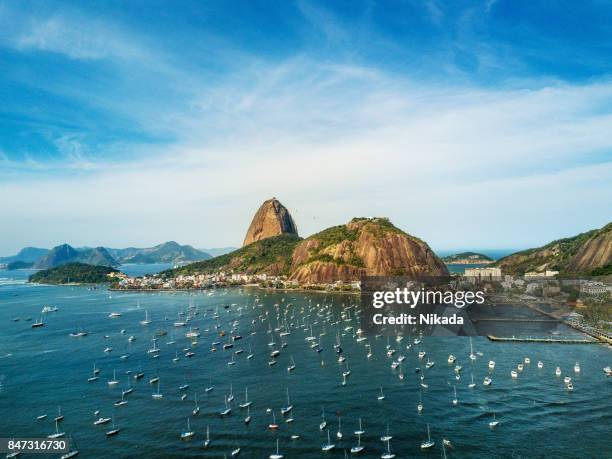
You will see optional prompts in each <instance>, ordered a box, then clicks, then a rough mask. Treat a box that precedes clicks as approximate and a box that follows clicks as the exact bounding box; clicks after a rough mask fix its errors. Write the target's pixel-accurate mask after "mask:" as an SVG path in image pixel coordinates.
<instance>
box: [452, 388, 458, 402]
mask: <svg viewBox="0 0 612 459" xmlns="http://www.w3.org/2000/svg"><path fill="white" fill-rule="evenodd" d="M453 390H454V392H455V398H453V405H454V406H457V404H458V403H459V400H458V399H457V386H453Z"/></svg>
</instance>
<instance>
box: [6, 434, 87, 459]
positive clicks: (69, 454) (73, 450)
mask: <svg viewBox="0 0 612 459" xmlns="http://www.w3.org/2000/svg"><path fill="white" fill-rule="evenodd" d="M78 454H79V450H78V449H77V445H76V441H74V438H72V436H70V450H69V451H68V452H67V453H65V454H62V455H61V456H60V459H70V458H71V457H75V456H77V455H78ZM7 457H8V456H7Z"/></svg>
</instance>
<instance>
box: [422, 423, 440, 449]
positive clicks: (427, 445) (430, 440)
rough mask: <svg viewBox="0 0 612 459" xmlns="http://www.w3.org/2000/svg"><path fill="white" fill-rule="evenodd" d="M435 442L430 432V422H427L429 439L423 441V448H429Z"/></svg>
mask: <svg viewBox="0 0 612 459" xmlns="http://www.w3.org/2000/svg"><path fill="white" fill-rule="evenodd" d="M435 444H436V442H435V441H433V440H432V439H431V435H430V433H429V424H427V441H424V442H423V443H421V449H429V448H431V447H432V446H434V445H435Z"/></svg>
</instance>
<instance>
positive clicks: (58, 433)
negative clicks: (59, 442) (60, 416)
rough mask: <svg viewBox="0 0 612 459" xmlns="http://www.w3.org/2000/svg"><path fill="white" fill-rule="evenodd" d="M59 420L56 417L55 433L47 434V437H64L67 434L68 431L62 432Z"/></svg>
mask: <svg viewBox="0 0 612 459" xmlns="http://www.w3.org/2000/svg"><path fill="white" fill-rule="evenodd" d="M58 422H59V421H58V420H57V419H56V420H55V433H52V434H49V435H47V438H51V439H54V438H62V437H64V436H65V435H66V432H60V431H59V426H58Z"/></svg>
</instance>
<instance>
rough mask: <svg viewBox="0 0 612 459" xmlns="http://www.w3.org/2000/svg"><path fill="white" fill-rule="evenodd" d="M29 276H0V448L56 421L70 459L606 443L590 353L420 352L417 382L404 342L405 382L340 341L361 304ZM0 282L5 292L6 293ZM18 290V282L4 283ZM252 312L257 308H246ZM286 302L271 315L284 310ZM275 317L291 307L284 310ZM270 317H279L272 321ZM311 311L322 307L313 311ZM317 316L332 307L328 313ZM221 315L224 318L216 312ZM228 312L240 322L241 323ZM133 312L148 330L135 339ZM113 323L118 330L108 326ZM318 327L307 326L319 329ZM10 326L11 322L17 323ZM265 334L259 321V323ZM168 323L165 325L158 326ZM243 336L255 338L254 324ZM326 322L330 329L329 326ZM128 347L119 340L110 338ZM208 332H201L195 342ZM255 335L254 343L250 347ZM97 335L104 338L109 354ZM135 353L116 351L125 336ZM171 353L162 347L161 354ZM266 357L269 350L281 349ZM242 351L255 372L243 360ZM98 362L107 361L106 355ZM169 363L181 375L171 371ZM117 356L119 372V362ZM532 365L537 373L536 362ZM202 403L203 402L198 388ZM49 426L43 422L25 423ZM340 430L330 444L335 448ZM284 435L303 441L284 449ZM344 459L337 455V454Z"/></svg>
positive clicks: (606, 357) (448, 341) (534, 449)
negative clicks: (107, 286)
mask: <svg viewBox="0 0 612 459" xmlns="http://www.w3.org/2000/svg"><path fill="white" fill-rule="evenodd" d="M26 274H27V273H25V272H18V273H15V272H12V273H6V272H1V271H0V432H1V433H2V435H1V436H44V435H47V434H49V433H51V432H53V431H54V424H53V422H52V418H53V416H55V413H56V411H57V407H58V405H59V406H61V408H62V413H63V414H64V415H65V420H64V421H63V426H62V430H63V431H66V432H67V433H69V434H71V435H72V436H73V437H74V439H75V440H76V442H77V444H78V447H79V449H80V450H81V455H82V457H126V458H127V457H141V456H146V457H153V458H162V457H164V458H165V457H188V456H189V457H190V456H194V457H195V456H203V457H223V456H224V454H227V456H228V457H229V453H230V451H231V450H233V449H235V448H237V447H241V452H240V457H245V458H247V457H248V458H262V457H267V456H268V455H269V454H270V453H272V452H274V451H275V448H276V439H277V438H278V439H279V440H280V450H281V452H282V453H284V455H285V457H287V458H291V457H295V458H322V457H339V458H340V457H344V453H343V450H345V449H346V450H348V449H350V447H351V446H352V445H354V444H355V443H356V437H355V436H354V435H352V432H353V431H354V430H356V429H357V423H358V418H359V417H362V419H363V428H364V430H365V431H366V433H365V435H364V436H363V437H362V444H364V445H365V446H366V450H365V452H364V453H363V454H362V457H380V454H381V453H382V452H383V451H384V445H383V443H381V441H380V440H379V437H380V436H381V435H382V434H384V432H385V430H386V425H387V423H389V426H390V432H391V434H392V435H393V439H392V441H391V449H392V450H393V451H394V452H396V453H397V457H440V456H441V454H442V451H441V444H442V438H447V439H450V441H451V442H452V444H453V445H454V448H453V449H448V450H447V456H448V457H458V458H459V457H465V458H471V457H478V458H481V457H530V458H531V457H564V458H565V457H567V458H569V457H577V458H578V457H580V458H590V457H597V458H601V457H612V453H611V452H610V438H611V437H610V435H611V433H612V428H611V427H610V425H611V421H612V414H611V413H612V410H611V408H612V401H611V400H612V398H611V395H612V392H611V388H612V378H606V376H605V375H604V373H603V372H602V368H603V367H604V366H606V365H610V364H612V353H611V352H610V349H609V348H607V347H604V346H599V345H582V346H567V345H543V344H515V345H509V344H497V343H492V342H489V341H488V340H486V339H484V338H474V341H473V342H474V348H475V351H479V352H482V353H483V356H481V357H478V359H477V360H476V361H475V362H474V363H472V362H471V361H470V360H469V359H468V354H469V341H468V340H467V338H433V337H432V338H425V339H424V341H423V343H422V344H421V346H420V347H419V348H420V349H421V350H424V351H426V352H427V356H428V357H429V358H431V359H432V360H434V361H435V362H436V364H435V366H434V367H433V368H431V369H430V370H424V363H423V362H422V361H419V359H418V356H417V352H418V350H417V348H416V347H415V346H413V347H412V348H411V349H410V350H407V349H406V344H408V338H406V339H405V340H404V341H402V342H401V343H396V342H395V341H394V340H391V344H392V345H393V347H395V348H396V349H397V354H396V356H395V357H397V355H399V354H403V355H405V356H406V360H405V361H404V364H403V371H404V373H405V376H406V377H405V379H404V380H403V381H401V380H400V379H399V378H398V371H399V370H392V369H391V368H390V364H391V361H392V360H391V359H390V358H388V357H387V356H386V345H387V339H386V338H382V337H381V338H378V339H374V338H372V339H371V340H370V343H371V345H372V352H373V355H372V357H371V358H370V359H367V358H366V354H367V348H366V347H365V344H366V343H367V341H364V342H361V343H358V342H357V341H356V340H355V337H354V335H353V332H352V331H350V330H349V331H345V327H346V326H349V325H353V326H354V329H356V328H357V327H358V325H359V324H358V323H357V321H356V320H353V321H352V323H349V322H344V321H341V322H339V323H338V324H336V325H334V324H332V323H333V322H337V321H338V318H339V317H340V313H341V311H342V309H343V303H344V304H345V305H347V304H350V303H351V304H352V303H354V302H356V301H358V299H357V298H356V297H352V296H343V295H336V296H331V295H322V294H309V295H305V294H301V293H299V294H297V293H288V294H282V293H270V292H268V293H266V292H264V291H261V290H238V289H230V290H223V291H217V292H216V293H215V294H214V295H212V296H209V295H207V294H206V293H204V294H196V295H193V296H192V297H190V295H188V294H186V293H177V294H169V293H164V294H147V293H115V292H109V291H107V290H104V289H100V290H89V289H87V288H85V287H50V286H33V285H28V284H24V283H23V280H24V279H25V276H26ZM9 277H11V278H10V279H9ZM15 277H20V279H15ZM256 296H259V298H260V303H261V305H257V303H256ZM283 298H284V301H283ZM190 301H191V303H192V304H193V305H195V306H197V308H198V311H199V314H198V315H197V316H195V318H194V319H193V320H192V321H191V322H190V323H189V325H191V326H194V327H196V326H197V327H200V331H201V332H202V336H201V337H200V338H199V344H198V345H197V346H195V347H194V348H193V351H194V352H195V356H194V357H192V358H191V359H188V358H186V357H184V356H183V355H182V354H183V352H182V350H183V349H184V348H188V347H190V346H189V341H188V340H187V339H186V338H185V337H184V333H185V332H186V331H187V329H185V328H180V329H179V328H175V327H173V326H172V323H173V322H174V321H175V320H176V318H177V317H178V316H177V314H178V312H179V311H185V310H186V308H187V307H188V305H189V303H190ZM287 303H293V305H292V306H287ZM47 304H48V305H53V306H57V307H58V308H59V309H60V310H59V312H57V313H50V314H47V315H46V324H45V326H44V327H43V328H39V329H32V328H30V323H29V322H26V321H25V320H24V319H25V318H26V317H32V318H33V319H36V318H39V317H40V316H41V314H40V310H41V309H42V307H43V306H44V305H47ZM275 304H279V305H280V307H279V308H277V307H275V306H274V305H275ZM317 304H320V305H321V306H319V307H317ZM323 304H333V305H332V306H329V307H326V306H323ZM226 305H234V306H231V307H230V308H229V309H225V308H224V306H226ZM239 307H242V308H241V312H239V310H238V309H239ZM217 308H219V314H220V319H219V321H218V323H219V324H220V329H224V330H226V331H229V330H230V328H231V325H230V323H231V322H232V321H234V320H236V321H238V330H239V331H240V333H241V334H242V335H243V337H244V338H243V339H242V340H241V341H236V345H235V347H234V348H233V349H232V350H225V351H223V350H222V348H221V347H220V346H219V350H218V351H217V352H211V351H210V347H211V343H212V342H214V341H217V340H219V341H223V342H225V340H226V339H227V337H226V338H219V337H218V336H217V335H216V331H215V328H214V325H215V323H217V321H215V320H214V319H213V318H212V314H213V312H211V311H208V310H209V309H212V310H213V311H215V310H216V309H217ZM145 310H147V311H148V313H149V318H150V319H151V320H152V321H153V322H152V323H151V324H150V325H148V326H141V325H140V324H139V321H140V320H142V319H143V318H144V315H145ZM278 310H280V311H281V313H282V312H284V311H285V310H287V311H289V312H288V315H287V321H288V322H289V323H292V324H293V326H294V327H293V328H292V329H291V334H290V335H289V336H287V337H286V338H285V340H286V342H287V347H286V348H284V349H281V354H280V356H279V358H278V364H277V365H275V366H269V365H268V361H269V352H270V349H271V347H270V346H268V343H269V341H270V339H271V335H270V334H269V333H267V331H268V329H269V326H270V325H269V324H271V326H272V328H275V327H277V311H278ZM111 311H113V312H121V313H122V316H121V317H119V318H117V319H109V318H108V317H107V316H108V314H109V313H110V312H111ZM317 312H319V315H317ZM14 317H20V318H21V320H20V321H19V322H14V321H13V320H12V319H13V318H14ZM265 317H267V318H268V320H266V321H262V320H259V319H261V318H265ZM166 319H167V320H166ZM254 319H258V320H256V322H255V323H254V324H252V323H251V322H252V320H254ZM326 319H329V320H327V321H326ZM305 323H308V324H313V332H314V334H315V335H317V336H318V334H319V333H320V332H321V331H323V330H325V332H326V334H325V335H324V336H322V337H321V339H320V343H321V346H322V347H323V351H322V352H321V353H317V352H316V351H314V350H313V349H311V348H310V346H309V344H308V343H307V342H306V341H305V337H307V336H308V335H309V334H310V330H309V327H307V328H306V329H303V328H299V327H300V326H301V325H303V324H305ZM78 327H81V328H82V329H84V330H87V331H88V332H89V335H88V336H86V337H83V338H71V337H70V336H69V333H70V332H73V331H75V330H76V329H77V328H78ZM121 329H125V330H126V333H125V334H121V333H120V330H121ZM160 329H163V330H166V331H167V332H168V335H167V336H164V337H161V338H160V339H159V341H158V345H159V346H160V347H161V355H160V358H159V359H153V358H151V357H150V356H149V355H147V353H146V350H147V349H149V348H150V347H151V338H152V336H153V334H154V332H155V331H156V330H160ZM206 330H208V331H206ZM338 330H340V331H341V332H342V335H341V342H342V347H343V350H344V355H345V356H346V357H347V361H348V363H349V367H350V370H351V375H350V376H349V377H348V379H347V385H346V386H345V387H343V386H342V385H341V381H342V371H344V370H346V366H345V365H340V364H338V362H337V355H336V353H335V352H334V349H333V344H334V342H335V340H336V332H337V331H338ZM252 332H254V333H255V334H251V333H252ZM104 335H109V338H108V339H105V338H104ZM129 335H134V336H135V337H136V338H137V339H136V341H134V342H133V343H132V344H130V343H128V340H127V338H128V336H129ZM172 338H175V339H176V344H175V345H167V344H165V343H166V342H167V341H169V340H171V339H172ZM274 341H276V342H277V343H281V338H280V337H279V336H278V334H275V335H274ZM249 345H251V346H252V349H253V353H254V358H253V359H251V360H247V359H246V355H247V354H248V349H249ZM107 346H110V347H112V348H113V351H112V352H111V353H109V354H106V353H104V352H103V350H104V348H105V347H107ZM240 348H243V349H245V353H243V354H239V355H236V356H235V361H236V364H235V365H233V366H228V365H227V362H228V361H229V360H230V356H231V354H230V353H231V352H232V351H236V350H237V349H240ZM177 351H178V354H179V356H180V357H181V359H180V360H179V361H178V362H173V361H172V358H173V357H174V356H175V352H177ZM450 353H453V354H455V355H456V356H457V357H458V362H459V363H460V364H461V365H463V367H464V369H463V371H462V377H461V379H460V380H459V381H457V380H456V379H455V376H454V372H453V370H452V367H450V366H449V365H448V364H447V362H446V360H447V357H448V355H449V354H450ZM123 354H130V357H129V358H128V359H127V360H121V359H120V358H119V357H120V356H121V355H123ZM290 356H293V358H294V359H295V362H296V369H295V371H293V372H291V373H289V372H288V371H287V365H288V363H289V359H290ZM526 356H528V357H530V358H531V361H532V363H531V365H526V368H525V370H524V371H523V372H522V373H521V374H520V375H519V378H518V379H517V380H512V378H511V377H510V370H511V369H512V368H515V367H516V364H517V363H519V362H520V361H521V360H522V359H523V358H524V357H526ZM490 359H493V360H495V361H496V367H495V370H494V371H493V372H492V378H493V384H492V385H491V386H489V387H485V386H483V384H482V380H483V378H484V376H485V375H487V374H489V371H488V368H487V362H488V361H489V360H490ZM538 360H542V361H543V362H544V365H545V366H544V368H543V369H541V370H539V369H538V368H537V366H536V362H537V361H538ZM576 361H579V362H580V366H581V369H582V371H581V373H580V374H574V372H573V365H574V363H575V362H576ZM94 362H96V364H97V366H98V367H99V368H100V369H101V374H100V380H98V381H97V382H94V383H88V382H87V378H88V377H89V376H90V374H91V370H92V365H93V363H94ZM557 365H559V366H561V368H562V369H563V373H564V375H566V374H570V375H571V376H572V378H573V381H574V391H573V392H568V391H567V390H566V389H565V385H564V384H563V381H562V378H557V377H555V376H554V369H555V367H556V366H557ZM417 366H419V367H421V368H423V372H424V374H425V375H426V377H425V381H426V382H427V384H428V385H429V387H428V389H424V390H423V391H422V399H423V404H424V407H425V408H424V411H423V413H422V414H418V413H417V410H416V405H417V403H418V400H419V387H420V378H419V374H417V373H415V372H414V369H415V367H417ZM139 368H142V371H143V372H144V373H145V377H144V378H143V379H141V380H139V381H134V380H133V379H132V380H131V382H130V384H131V385H132V386H133V387H134V392H133V393H132V394H130V395H129V396H127V399H128V400H129V403H128V404H127V405H126V406H123V407H118V408H113V402H114V401H116V400H117V399H119V398H120V397H121V389H122V387H124V388H125V387H127V385H128V382H127V381H128V378H129V376H128V375H126V374H125V373H126V371H128V370H131V371H138V370H139ZM113 369H116V371H117V379H119V381H120V383H119V384H118V385H117V386H115V387H114V388H109V387H108V385H107V383H106V381H107V380H108V379H110V378H111V377H112V372H113ZM471 374H473V375H474V380H475V382H476V383H477V386H476V388H474V389H469V388H468V387H467V385H468V384H469V382H470V375H471ZM156 375H159V377H160V381H161V388H160V390H161V392H162V393H163V394H164V398H163V400H153V399H152V398H151V394H152V393H153V392H154V387H153V386H152V385H150V384H148V379H149V378H151V377H153V376H156ZM210 378H212V384H213V385H214V386H215V388H214V390H213V391H211V392H209V393H205V391H204V389H205V388H206V387H207V386H208V385H209V384H210V383H209V381H210ZM185 383H187V384H189V385H190V387H189V389H188V390H187V394H188V397H187V399H186V400H185V401H181V400H180V393H179V389H178V388H179V386H180V385H182V384H185ZM230 384H231V385H232V387H233V393H234V395H235V400H234V402H233V403H232V407H233V411H232V414H231V415H230V416H227V417H224V418H222V417H221V416H220V415H219V411H220V410H221V409H223V408H224V394H225V393H226V392H229V391H230ZM453 385H456V387H457V395H458V399H459V404H458V406H453V405H452V402H451V401H452V398H453ZM245 386H248V391H249V398H250V399H251V400H252V401H253V405H252V406H251V415H252V417H253V420H252V422H251V423H250V424H249V425H248V426H247V425H245V424H244V422H243V417H244V415H245V413H244V410H241V409H240V408H239V407H238V403H240V402H242V401H243V398H244V389H245ZM380 386H383V388H384V393H385V396H386V398H385V400H384V401H378V400H377V394H378V391H379V388H380ZM287 388H289V391H290V395H291V402H292V404H293V405H294V409H293V411H292V417H294V418H295V421H294V422H293V423H291V424H287V423H285V422H283V416H281V414H280V408H281V407H282V406H284V405H285V404H286V395H285V392H286V389H287ZM196 392H197V394H198V400H199V404H200V408H201V411H200V413H199V415H198V416H195V417H193V416H192V417H191V428H192V430H194V431H195V432H196V435H195V437H194V438H193V440H191V441H188V442H184V441H181V440H180V439H179V435H180V433H181V432H182V431H184V430H185V429H186V420H187V417H188V416H190V415H191V410H192V409H193V408H194V394H195V393H196ZM322 407H324V408H325V415H326V420H327V421H328V425H329V429H330V433H331V435H332V440H333V442H334V443H336V445H337V446H336V448H335V449H334V450H333V451H331V452H329V453H323V452H321V450H320V446H321V444H322V443H324V442H326V441H327V436H326V432H321V431H320V430H319V423H320V422H321V409H322ZM267 408H272V409H273V410H274V411H275V413H276V419H277V421H278V424H280V428H279V429H278V431H276V432H274V431H271V430H269V429H268V428H267V426H268V424H270V422H271V420H272V417H271V415H270V414H268V413H266V409H267ZM94 410H101V414H102V415H107V416H111V415H113V414H114V416H115V419H116V422H117V425H118V427H120V428H121V432H120V433H119V435H117V436H115V437H112V438H106V436H105V434H104V432H105V431H106V430H108V428H109V427H108V426H97V427H96V426H93V421H94V415H93V412H94ZM493 412H495V413H496V417H497V419H498V420H499V421H500V424H499V426H498V427H497V428H496V429H495V430H491V429H490V428H489V426H488V423H489V421H490V420H491V419H492V413H493ZM40 414H48V418H47V419H46V420H44V421H37V420H36V416H38V415H40ZM338 415H340V417H341V422H342V432H343V434H344V436H343V438H342V439H341V440H337V439H336V438H335V435H336V432H337V430H338ZM427 423H429V424H430V426H431V435H432V439H433V440H435V441H436V446H435V447H434V448H433V449H432V450H430V451H421V449H420V443H421V442H422V441H423V440H424V439H426V436H427ZM207 425H208V426H210V434H211V440H212V444H211V446H210V447H209V448H208V449H204V448H203V445H202V442H203V440H204V436H205V430H206V426H207ZM292 434H297V435H300V436H301V437H300V438H299V439H298V440H291V439H290V436H291V435H292ZM349 455H350V453H349Z"/></svg>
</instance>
